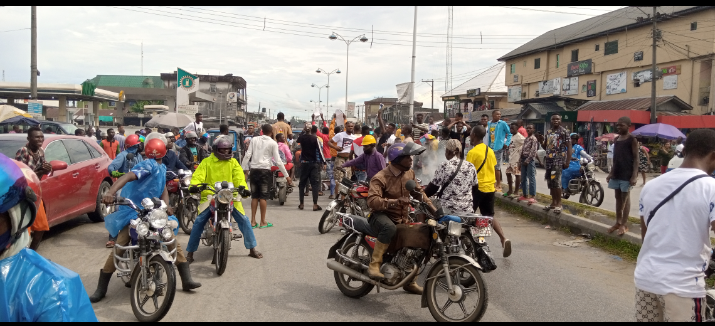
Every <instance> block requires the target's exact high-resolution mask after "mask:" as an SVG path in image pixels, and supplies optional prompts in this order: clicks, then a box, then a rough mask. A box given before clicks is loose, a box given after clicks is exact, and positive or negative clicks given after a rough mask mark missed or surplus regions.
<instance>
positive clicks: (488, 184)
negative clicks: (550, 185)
mask: <svg viewBox="0 0 715 326" xmlns="http://www.w3.org/2000/svg"><path fill="white" fill-rule="evenodd" d="M486 132H487V131H486V130H485V129H484V127H482V126H476V127H474V128H472V132H471V134H470V137H471V142H472V144H474V148H472V149H471V150H470V151H469V152H468V153H467V162H469V163H472V165H474V167H475V168H476V169H477V180H478V185H477V187H472V209H473V210H474V211H475V212H476V210H477V208H479V212H480V213H481V214H482V215H483V216H491V217H492V218H493V220H492V226H493V227H494V232H496V233H497V235H499V239H500V240H501V245H502V248H504V253H503V254H502V256H504V257H509V256H510V255H511V241H510V240H509V239H507V238H506V236H505V235H504V231H503V230H502V228H501V224H499V220H497V218H496V216H494V215H495V214H494V192H495V189H494V182H495V176H494V175H495V174H496V172H495V170H496V168H495V167H496V162H497V158H496V157H495V156H494V150H493V149H491V148H490V147H489V146H487V144H484V143H482V139H484V134H485V133H486Z"/></svg>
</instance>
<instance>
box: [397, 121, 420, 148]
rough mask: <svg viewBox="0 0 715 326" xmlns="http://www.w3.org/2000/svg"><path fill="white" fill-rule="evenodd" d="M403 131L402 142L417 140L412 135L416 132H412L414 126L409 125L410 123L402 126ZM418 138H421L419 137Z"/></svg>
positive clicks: (407, 142)
mask: <svg viewBox="0 0 715 326" xmlns="http://www.w3.org/2000/svg"><path fill="white" fill-rule="evenodd" d="M401 131H402V142H403V143H405V144H409V143H414V142H415V139H414V138H412V135H413V134H414V133H413V132H412V126H409V125H407V126H404V127H402V129H401ZM417 139H419V137H418V138H417Z"/></svg>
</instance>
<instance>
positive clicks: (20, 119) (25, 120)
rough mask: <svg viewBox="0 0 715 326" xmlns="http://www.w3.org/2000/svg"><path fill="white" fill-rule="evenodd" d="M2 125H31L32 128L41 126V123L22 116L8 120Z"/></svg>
mask: <svg viewBox="0 0 715 326" xmlns="http://www.w3.org/2000/svg"><path fill="white" fill-rule="evenodd" d="M0 123H3V124H17V125H30V126H36V125H39V124H40V122H39V121H37V120H35V119H33V118H27V117H24V116H21V115H17V116H14V117H12V118H10V119H7V120H5V121H2V122H0Z"/></svg>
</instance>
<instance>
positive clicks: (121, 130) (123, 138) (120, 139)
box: [114, 123, 127, 152]
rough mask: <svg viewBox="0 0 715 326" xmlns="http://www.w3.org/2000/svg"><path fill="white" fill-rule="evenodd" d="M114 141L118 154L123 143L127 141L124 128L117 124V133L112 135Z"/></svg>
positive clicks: (122, 147)
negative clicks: (117, 145) (116, 142)
mask: <svg viewBox="0 0 715 326" xmlns="http://www.w3.org/2000/svg"><path fill="white" fill-rule="evenodd" d="M114 139H115V140H116V141H118V142H119V152H121V151H123V150H124V142H125V141H126V139H127V136H126V135H125V131H124V126H123V125H122V124H121V123H119V124H117V131H116V132H115V133H114Z"/></svg>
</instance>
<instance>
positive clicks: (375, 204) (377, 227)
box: [367, 143, 432, 294]
mask: <svg viewBox="0 0 715 326" xmlns="http://www.w3.org/2000/svg"><path fill="white" fill-rule="evenodd" d="M424 151H425V149H424V147H422V146H420V145H417V144H415V143H410V144H402V143H397V144H394V145H392V146H390V148H388V149H387V152H388V153H387V157H388V159H389V160H390V165H388V166H387V167H386V168H385V169H383V170H382V171H380V172H378V173H377V174H376V175H375V176H374V177H373V178H372V179H371V180H370V191H369V192H368V197H367V205H368V207H370V209H372V212H373V213H372V214H371V215H370V220H369V222H370V227H371V228H372V231H373V232H374V233H375V234H377V241H376V242H375V249H374V250H373V252H372V258H371V260H370V266H369V268H368V275H369V276H370V277H371V278H377V279H382V278H385V276H384V275H383V274H382V273H380V266H382V256H383V255H384V254H385V252H386V251H387V248H388V247H389V246H390V242H392V238H393V237H394V236H395V233H397V226H396V225H397V224H406V223H408V221H409V219H408V217H407V216H408V211H409V207H410V198H409V196H407V194H408V193H409V192H408V191H407V189H406V188H405V183H407V181H408V180H412V181H414V182H415V183H417V186H418V188H416V189H415V191H413V194H414V196H416V197H418V198H421V199H422V200H424V201H425V202H426V203H428V204H429V205H430V206H432V202H431V201H430V199H429V198H428V197H427V195H425V193H424V191H422V187H419V183H418V182H417V180H416V179H415V173H414V171H412V156H413V155H420V154H422V152H424ZM403 289H404V290H405V291H407V292H409V293H413V294H422V287H420V286H419V285H417V283H416V282H415V281H414V280H412V281H411V282H410V283H408V284H407V285H405V286H404V287H403Z"/></svg>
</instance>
